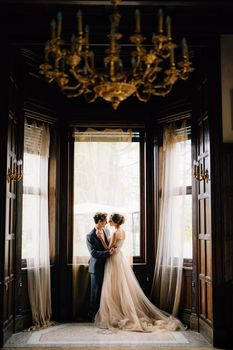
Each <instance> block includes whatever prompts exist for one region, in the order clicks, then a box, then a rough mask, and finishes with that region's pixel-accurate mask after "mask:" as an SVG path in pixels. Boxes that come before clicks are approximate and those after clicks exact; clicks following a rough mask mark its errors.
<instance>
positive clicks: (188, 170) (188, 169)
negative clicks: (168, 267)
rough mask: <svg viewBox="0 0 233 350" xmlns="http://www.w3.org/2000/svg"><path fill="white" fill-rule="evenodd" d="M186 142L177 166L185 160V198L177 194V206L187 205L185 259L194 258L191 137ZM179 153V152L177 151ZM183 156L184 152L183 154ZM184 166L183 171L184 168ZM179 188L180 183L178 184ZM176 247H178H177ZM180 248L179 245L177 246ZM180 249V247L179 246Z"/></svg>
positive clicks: (185, 208) (185, 214)
mask: <svg viewBox="0 0 233 350" xmlns="http://www.w3.org/2000/svg"><path fill="white" fill-rule="evenodd" d="M188 131H189V136H191V135H190V131H191V130H190V128H189V127H188ZM182 142H184V143H185V145H182V148H183V149H185V153H184V158H185V159H184V160H183V159H181V156H180V162H178V164H177V167H178V168H179V165H180V164H181V163H183V161H185V167H184V168H185V174H184V175H185V184H186V194H185V198H181V197H182V195H180V196H177V206H178V207H179V201H182V200H184V201H185V206H184V223H185V233H184V259H192V177H191V175H192V165H191V164H192V163H191V138H189V139H188V140H186V141H182ZM180 146H181V145H180V143H177V145H176V147H177V148H178V150H179V147H180ZM177 153H179V152H177ZM182 157H183V154H182ZM184 168H183V167H182V171H183V169H184ZM182 176H183V175H182V174H180V178H182ZM177 186H178V188H179V186H180V184H179V183H178V184H177ZM178 191H179V190H178ZM175 248H176V247H175ZM177 248H178V247H177ZM178 249H179V248H178Z"/></svg>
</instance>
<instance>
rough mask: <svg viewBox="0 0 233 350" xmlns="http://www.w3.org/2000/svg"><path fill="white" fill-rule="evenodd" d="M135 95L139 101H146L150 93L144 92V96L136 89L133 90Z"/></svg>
mask: <svg viewBox="0 0 233 350" xmlns="http://www.w3.org/2000/svg"><path fill="white" fill-rule="evenodd" d="M135 95H136V97H137V98H138V100H139V101H141V102H148V101H149V99H150V96H151V94H150V93H148V92H146V95H145V96H142V95H141V94H140V93H139V90H137V91H136V92H135Z"/></svg>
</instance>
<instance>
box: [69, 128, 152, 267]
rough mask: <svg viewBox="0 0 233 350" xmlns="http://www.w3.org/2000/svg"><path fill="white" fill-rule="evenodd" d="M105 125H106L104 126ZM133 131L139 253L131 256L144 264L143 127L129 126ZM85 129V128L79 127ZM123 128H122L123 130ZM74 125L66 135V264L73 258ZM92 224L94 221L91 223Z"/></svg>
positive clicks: (136, 261) (137, 262) (134, 260)
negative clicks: (136, 154)
mask: <svg viewBox="0 0 233 350" xmlns="http://www.w3.org/2000/svg"><path fill="white" fill-rule="evenodd" d="M106 127H107V126H106ZM106 127H95V129H97V130H104V129H105V128H106ZM111 128H112V129H114V128H115V129H118V128H119V126H114V127H113V126H111ZM129 128H130V129H132V131H133V132H138V133H139V138H140V139H139V173H140V255H139V256H134V257H133V264H134V265H135V264H144V263H145V262H146V251H145V250H146V237H145V205H146V202H145V129H144V128H137V127H131V126H129ZM79 129H80V130H85V129H86V128H85V127H83V128H80V127H79ZM124 129H125V128H123V130H124ZM73 131H74V127H71V128H70V130H69V136H68V143H69V146H68V163H69V166H68V169H69V171H68V172H69V174H68V179H69V180H68V181H69V183H68V213H69V217H68V233H67V258H68V264H69V265H72V259H73V219H74V218H73V205H74V203H73V197H74V186H73V184H74V143H75V140H74V137H73ZM93 225H94V223H93Z"/></svg>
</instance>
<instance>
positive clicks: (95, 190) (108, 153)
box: [73, 129, 141, 262]
mask: <svg viewBox="0 0 233 350" xmlns="http://www.w3.org/2000/svg"><path fill="white" fill-rule="evenodd" d="M140 145H141V144H140V133H139V132H137V131H133V132H132V131H122V130H120V129H115V130H114V129H110V130H109V129H106V130H102V131H100V130H94V129H88V130H87V131H85V132H81V131H75V132H74V200H73V203H74V204H73V256H76V257H77V256H78V257H80V261H82V258H83V262H85V261H86V260H85V257H89V252H88V250H87V247H86V234H87V233H88V232H90V231H91V229H92V227H93V226H94V221H93V214H94V213H95V212H96V211H105V212H107V213H108V214H111V213H113V212H120V213H122V214H123V215H124V216H125V218H126V222H125V224H124V229H125V231H126V233H127V239H126V242H125V250H127V251H128V253H129V254H130V255H132V254H133V256H140V254H141V246H140V242H141V239H140V233H141V232H140V231H141V230H140V227H141V209H140V207H141V203H140V197H141V196H140V187H141V186H140V181H141V178H140V154H141V152H140Z"/></svg>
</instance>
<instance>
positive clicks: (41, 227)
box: [22, 122, 51, 329]
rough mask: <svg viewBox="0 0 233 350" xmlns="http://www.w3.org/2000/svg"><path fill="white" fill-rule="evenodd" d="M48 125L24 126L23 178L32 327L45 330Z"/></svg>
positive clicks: (48, 294) (47, 313) (47, 312)
mask: <svg viewBox="0 0 233 350" xmlns="http://www.w3.org/2000/svg"><path fill="white" fill-rule="evenodd" d="M49 143H50V135H49V128H48V126H47V125H45V124H42V125H40V126H39V125H37V124H36V123H35V122H34V123H33V124H31V125H30V124H28V123H27V122H26V123H25V141H24V179H23V251H22V257H23V258H25V259H26V262H27V274H28V292H29V299H30V304H31V310H32V321H33V327H32V328H35V329H36V328H40V327H46V326H48V325H49V324H50V319H51V291H50V256H49V223H48V159H49Z"/></svg>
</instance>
